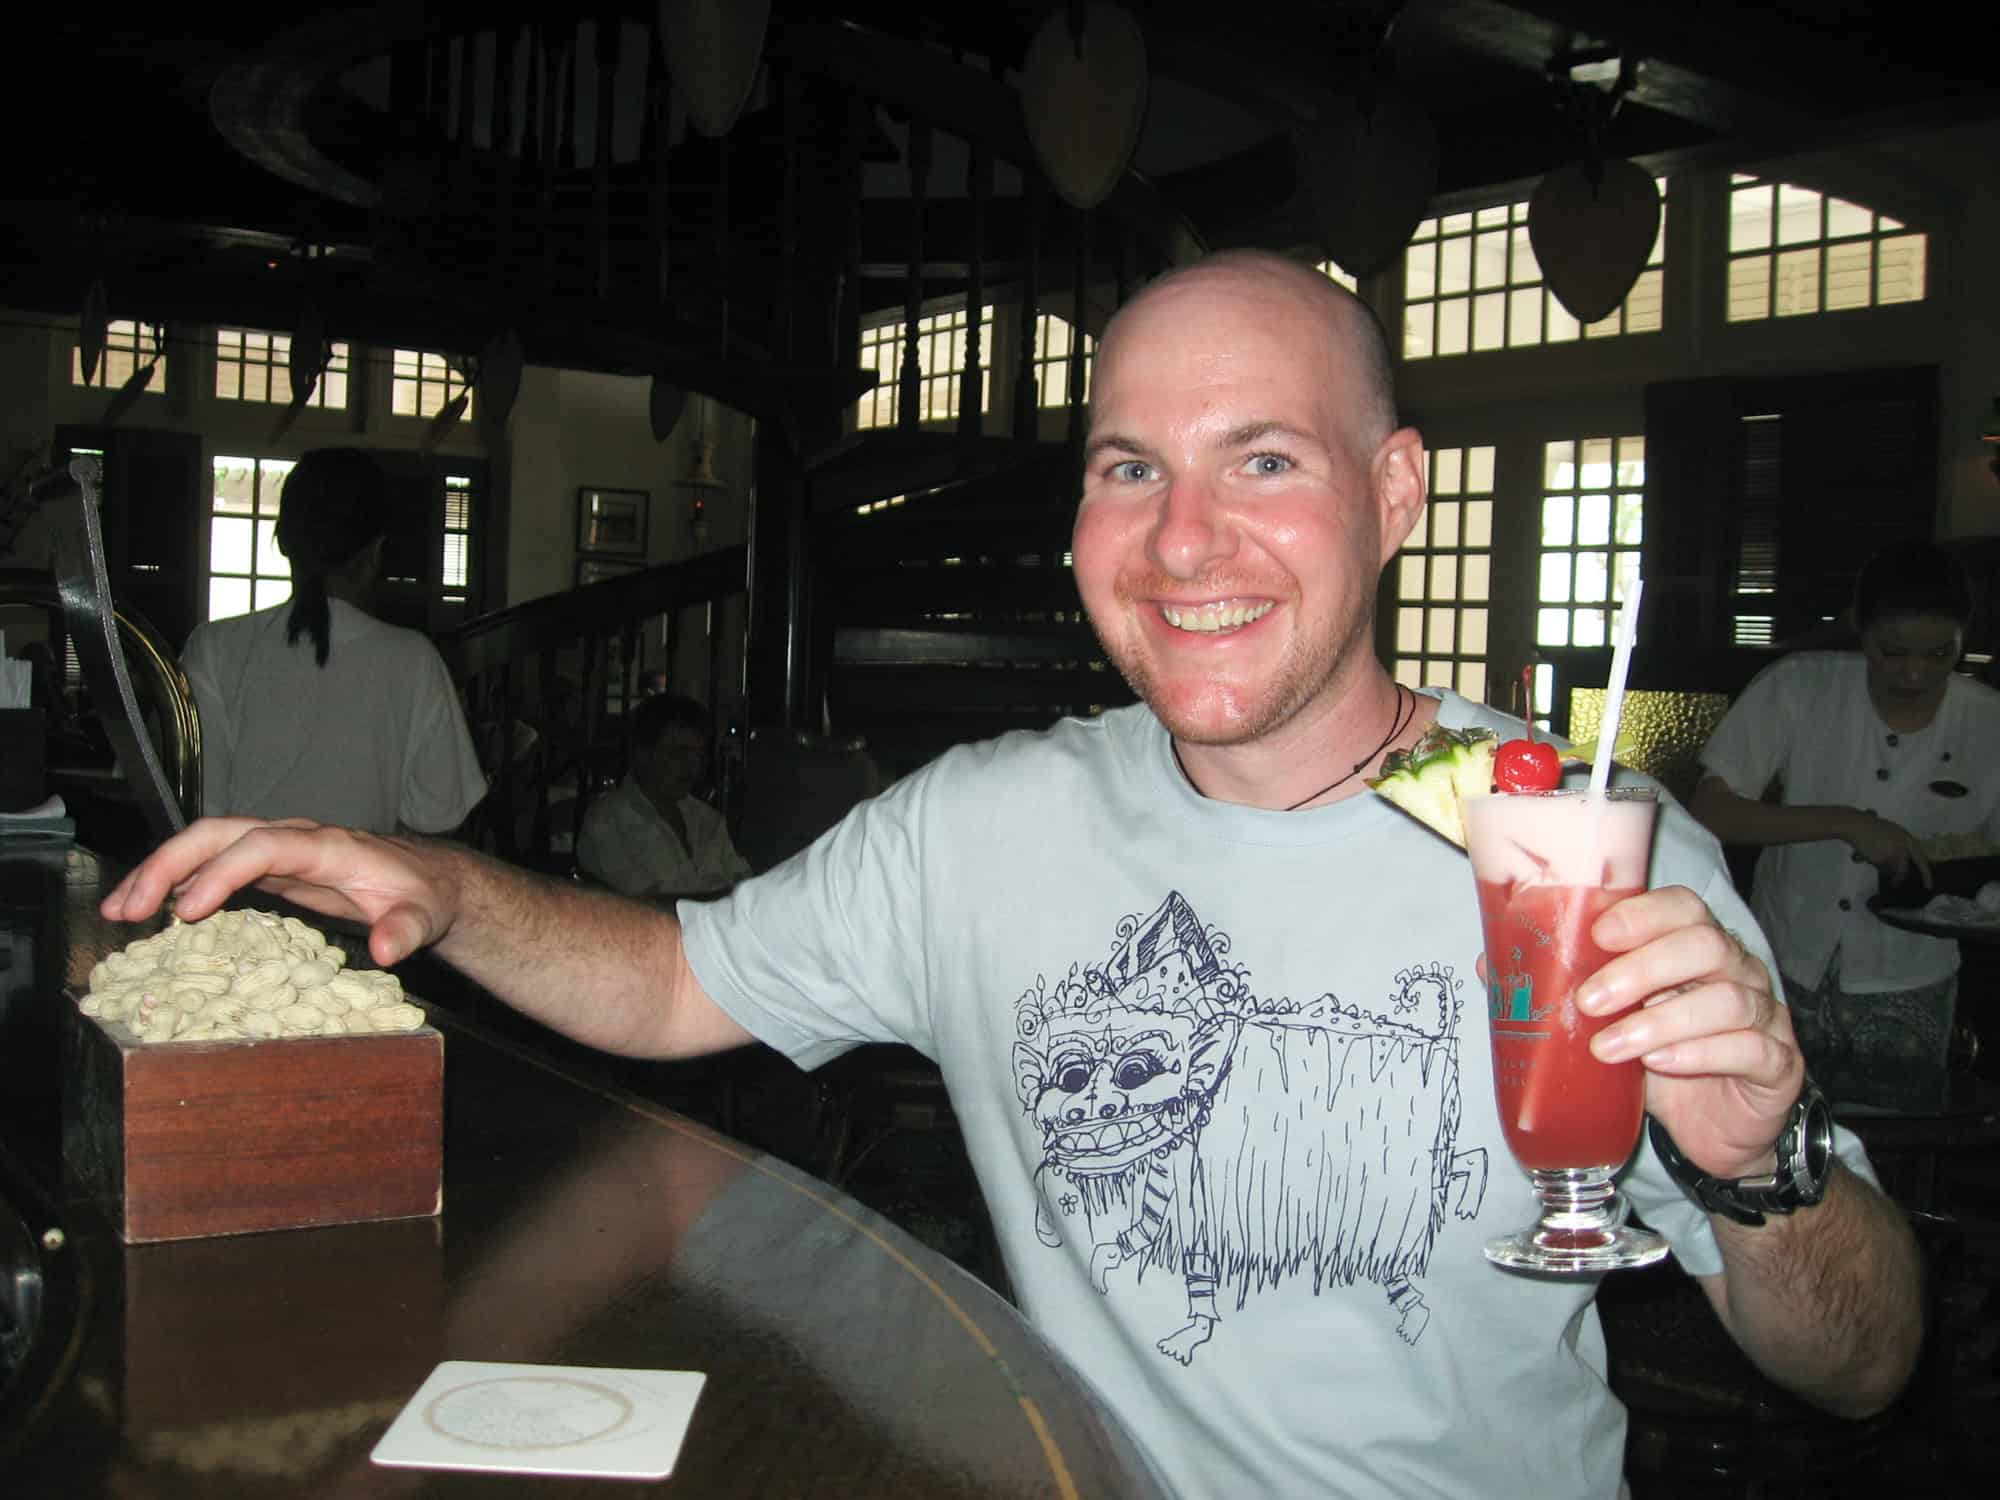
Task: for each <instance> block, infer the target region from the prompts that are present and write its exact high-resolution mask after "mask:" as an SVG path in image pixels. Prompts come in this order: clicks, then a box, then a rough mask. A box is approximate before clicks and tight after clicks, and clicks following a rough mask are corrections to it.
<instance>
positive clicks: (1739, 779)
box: [1701, 662, 1795, 797]
mask: <svg viewBox="0 0 2000 1500" xmlns="http://www.w3.org/2000/svg"><path fill="white" fill-rule="evenodd" d="M1791 675H1792V674H1791V672H1790V671H1789V670H1787V668H1786V664H1785V663H1783V662H1779V663H1776V664H1775V665H1773V666H1770V667H1767V668H1765V669H1764V670H1763V671H1762V672H1760V673H1759V674H1758V675H1757V676H1756V677H1755V678H1753V679H1752V680H1751V682H1750V685H1749V686H1748V687H1746V688H1744V689H1743V691H1742V692H1741V693H1740V694H1739V695H1738V696H1737V699H1736V701H1735V702H1734V703H1732V704H1731V705H1730V706H1729V712H1728V713H1726V714H1724V715H1723V716H1722V722H1721V723H1720V724H1718V725H1716V726H1715V731H1714V732H1713V733H1712V734H1710V735H1709V737H1708V743H1707V744H1706V745H1704V746H1702V750H1701V765H1702V769H1703V771H1704V772H1706V773H1707V774H1708V775H1710V776H1719V777H1721V778H1722V780H1723V781H1724V782H1726V783H1728V786H1729V789H1730V790H1731V791H1732V792H1734V793H1736V795H1737V796H1739V797H1761V796H1762V795H1763V794H1764V788H1765V787H1767V786H1769V785H1770V784H1771V778H1772V777H1773V776H1775V775H1777V774H1778V771H1779V769H1780V768H1781V766H1782V765H1783V760H1784V748H1785V745H1786V744H1787V743H1788V741H1789V739H1790V737H1791V735H1792V733H1793V730H1794V727H1795V726H1794V725H1793V723H1792V700H1793V696H1794V695H1793V693H1792V691H1791V690H1790V678H1791Z"/></svg>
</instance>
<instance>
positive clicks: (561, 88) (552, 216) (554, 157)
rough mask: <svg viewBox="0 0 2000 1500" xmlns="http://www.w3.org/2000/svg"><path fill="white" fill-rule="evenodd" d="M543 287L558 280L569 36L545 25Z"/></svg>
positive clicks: (547, 287)
mask: <svg viewBox="0 0 2000 1500" xmlns="http://www.w3.org/2000/svg"><path fill="white" fill-rule="evenodd" d="M542 38H543V45H542V69H543V78H542V158H541V167H542V202H541V225H540V228H541V234H542V290H543V291H553V290H554V289H555V280H556V165H557V163H558V162H559V161H560V160H561V157H562V152H563V149H564V140H565V138H566V136H567V133H568V132H567V126H566V106H567V103H568V100H569V51H568V43H569V38H568V37H567V36H566V35H565V34H564V33H563V32H561V31H559V30H557V29H556V28H555V27H553V26H545V27H543V28H542Z"/></svg>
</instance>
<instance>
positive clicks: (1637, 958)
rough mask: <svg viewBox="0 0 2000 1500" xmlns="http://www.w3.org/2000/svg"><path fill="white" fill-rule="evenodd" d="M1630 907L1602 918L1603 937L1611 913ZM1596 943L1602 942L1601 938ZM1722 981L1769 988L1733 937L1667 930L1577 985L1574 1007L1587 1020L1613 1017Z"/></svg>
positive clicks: (1644, 919) (1648, 921)
mask: <svg viewBox="0 0 2000 1500" xmlns="http://www.w3.org/2000/svg"><path fill="white" fill-rule="evenodd" d="M1637 899H1638V898H1634V900H1635V901H1636V900H1637ZM1631 904H1632V903H1631V902H1625V903H1621V904H1620V905H1619V906H1617V907H1614V908H1613V909H1612V912H1607V913H1606V914H1605V916H1604V917H1601V918H1599V919H1598V920H1599V923H1600V927H1599V932H1600V933H1601V932H1602V924H1603V923H1605V922H1606V921H1607V920H1608V919H1609V918H1610V917H1611V916H1612V915H1613V913H1620V914H1623V912H1624V907H1625V906H1628V905H1631ZM1627 920H1630V921H1632V922H1633V923H1634V925H1636V926H1641V927H1642V928H1643V929H1645V930H1647V931H1649V932H1650V931H1651V930H1652V918H1651V917H1650V916H1649V915H1648V914H1646V913H1639V914H1637V916H1634V917H1628V918H1627ZM1598 940H1599V942H1600V943H1602V942H1603V938H1602V937H1601V936H1599V938H1598ZM1606 946H1609V945H1608V944H1607V945H1606ZM1620 946H1621V947H1622V946H1624V945H1623V944H1622V943H1621V944H1620ZM1718 980H1721V981H1726V982H1729V983H1732V984H1743V985H1749V986H1753V987H1758V988H1763V989H1766V990H1768V988H1769V986H1768V983H1767V982H1766V976H1765V975H1764V972H1763V966H1762V965H1761V964H1759V963H1757V962H1756V961H1755V960H1754V959H1753V958H1751V956H1750V954H1749V952H1748V950H1746V949H1745V948H1744V946H1743V945H1742V943H1740V942H1739V941H1738V940H1737V939H1736V937H1735V935H1734V934H1732V933H1729V932H1727V931H1725V930H1723V929H1722V928H1720V927H1718V926H1716V925H1715V924H1714V923H1713V922H1698V923H1694V924H1691V925H1684V926H1665V927H1664V928H1663V929H1662V930H1660V931H1659V932H1658V933H1657V935H1651V936H1648V937H1646V938H1645V940H1644V942H1643V945H1642V946H1639V947H1636V948H1634V949H1632V950H1631V951H1629V952H1621V953H1619V955H1618V957H1616V958H1614V959H1612V960H1611V961H1610V962H1609V963H1607V964H1605V966H1604V967H1603V968H1601V969H1599V970H1598V971H1597V972H1596V973H1595V974H1593V975H1591V976H1590V978H1588V979H1586V980H1585V981H1584V982H1583V983H1582V984H1581V985H1579V986H1578V987H1577V994H1576V1003H1577V1006H1578V1008H1579V1009H1581V1010H1582V1011H1583V1012H1584V1013H1585V1014H1586V1015H1615V1014H1616V1013H1618V1012H1619V1011H1623V1010H1629V1009H1631V1008H1633V1007H1634V1006H1637V1005H1640V1004H1642V1003H1646V1002H1650V1001H1652V1000H1653V999H1654V998H1655V997H1656V996H1659V995H1663V994H1670V993H1672V992H1674V991H1677V990H1682V989H1686V988H1689V987H1692V986H1695V985H1701V984H1708V983H1712V982H1715V981H1718Z"/></svg>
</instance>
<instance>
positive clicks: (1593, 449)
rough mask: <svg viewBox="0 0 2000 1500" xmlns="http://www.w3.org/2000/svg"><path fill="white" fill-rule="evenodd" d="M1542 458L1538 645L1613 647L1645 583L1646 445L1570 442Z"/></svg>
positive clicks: (1546, 450)
mask: <svg viewBox="0 0 2000 1500" xmlns="http://www.w3.org/2000/svg"><path fill="white" fill-rule="evenodd" d="M1542 454H1543V459H1542V537H1541V566H1540V570H1539V580H1538V587H1537V590H1536V610H1535V644H1536V645H1538V646H1608V645H1610V644H1611V643H1612V641H1613V639H1614V637H1615V633H1616V620H1617V614H1618V608H1619V606H1620V605H1621V604H1622V603H1623V602H1624V600H1625V599H1626V598H1627V597H1629V596H1630V594H1631V591H1632V585H1633V583H1634V581H1635V580H1637V578H1638V577H1639V546H1640V543H1641V541H1642V540H1643V538H1644V531H1645V512H1646V495H1645V487H1646V440H1645V439H1644V438H1643V437H1638V436H1632V437H1618V438H1609V437H1589V438H1577V439H1569V438H1565V439H1562V440H1561V441H1558V442H1553V443H1548V444H1546V445H1545V446H1544V447H1543V450H1542Z"/></svg>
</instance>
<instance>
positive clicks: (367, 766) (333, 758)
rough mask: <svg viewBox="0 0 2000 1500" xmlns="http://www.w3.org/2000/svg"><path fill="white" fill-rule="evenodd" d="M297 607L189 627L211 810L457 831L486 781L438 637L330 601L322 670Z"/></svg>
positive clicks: (188, 663)
mask: <svg viewBox="0 0 2000 1500" xmlns="http://www.w3.org/2000/svg"><path fill="white" fill-rule="evenodd" d="M291 609H292V606H291V603H290V601H289V600H288V601H286V602H285V603H283V604H280V605H277V606H275V607H273V608H271V609H263V610H258V611H257V612H256V613H254V614H248V615H238V616H235V617H234V618H231V619H226V620H212V621H210V622H209V623H208V624H206V625H200V626H197V627H196V628H195V631H194V633H193V634H192V635H190V636H189V637H188V643H187V649H186V650H185V651H184V652H183V653H182V655H181V665H182V667H183V668H184V669H185V670H186V672H187V675H188V682H189V685H190V686H191V687H192V688H193V689H194V696H195V705H196V707H197V708H198V709H199V711H200V713H201V750H202V757H201V763H202V810H203V811H204V812H206V813H210V814H217V813H237V814H243V815H245V816H249V817H255V818H290V817H300V818H312V819H314V820H316V821H318V822H322V823H337V824H340V825H342V826H343V827H348V828H365V829H368V830H370V831H371V832H375V833H393V832H395V831H396V828H397V826H398V825H399V824H400V825H401V826H403V827H405V828H410V829H414V830H416V831H417V832H419V833H443V832H446V831H448V830H450V829H453V828H456V827H457V826H458V825H459V824H460V823H462V822H463V821H464V820H465V817H466V814H468V813H470V812H471V811H472V809H473V808H474V807H476V806H477V805H478V804H479V799H480V798H481V797H483V796H485V795H486V777H485V773H484V772H483V771H482V770H481V769H480V765H479V756H478V754H477V753H476V752H475V750H474V749H473V745H472V736H471V734H470V733H469V732H468V730H467V729H466V725H465V714H464V711H463V710H462V709H461V708H460V707H459V701H458V693H457V690H456V689H455V688H454V687H453V686H452V681H451V674H450V673H449V672H448V671H447V670H446V669H445V664H444V659H443V658H442V657H441V656H439V655H438V651H437V647H435V646H433V645H432V644H431V642H430V641H429V639H428V638H426V637H425V636H423V635H421V634H420V633H418V632H417V631H414V630H406V629H404V628H402V627H401V626H398V625H389V624H385V623H384V622H383V621H381V620H378V619H376V618H375V617H374V616H373V615H371V614H369V613H367V612H366V611H365V610H360V609H356V608H355V607H354V606H353V605H351V604H348V603H346V602H345V601H344V600H340V599H333V600H329V601H328V614H329V616H330V634H329V646H330V649H329V650H328V653H327V660H326V664H325V665H324V666H321V665H319V664H318V663H317V662H316V661H315V660H314V648H313V642H312V637H311V635H310V634H309V633H304V632H302V633H301V634H300V636H299V638H298V639H297V640H296V641H293V642H290V643H287V641H286V640H285V631H286V622H287V620H288V618H289V616H290V614H291Z"/></svg>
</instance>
